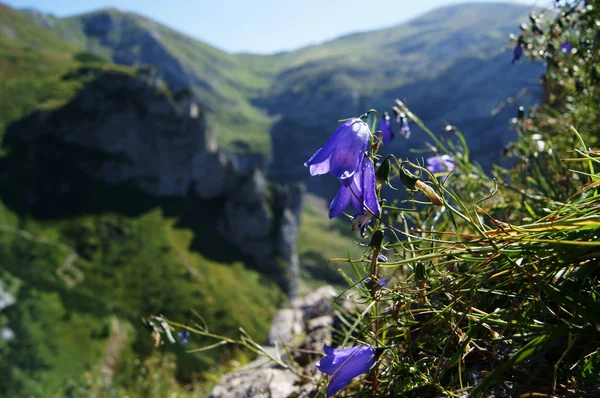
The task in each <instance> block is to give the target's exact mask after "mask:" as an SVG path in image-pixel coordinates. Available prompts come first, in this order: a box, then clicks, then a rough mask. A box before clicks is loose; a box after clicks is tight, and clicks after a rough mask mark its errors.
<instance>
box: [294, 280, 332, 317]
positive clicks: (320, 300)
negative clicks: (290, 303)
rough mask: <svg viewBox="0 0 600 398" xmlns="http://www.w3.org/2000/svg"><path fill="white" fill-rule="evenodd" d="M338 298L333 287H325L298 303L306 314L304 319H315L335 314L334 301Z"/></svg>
mask: <svg viewBox="0 0 600 398" xmlns="http://www.w3.org/2000/svg"><path fill="white" fill-rule="evenodd" d="M336 296H337V293H336V291H335V289H334V288H333V287H332V286H323V287H321V288H319V289H317V290H315V291H314V292H312V293H310V294H309V295H307V296H306V297H305V298H304V299H303V300H302V301H299V302H297V303H296V305H298V306H299V308H300V309H301V310H302V311H303V312H304V319H313V318H317V317H319V316H322V315H329V314H332V313H333V306H332V304H331V302H332V300H333V299H334V298H335V297H336Z"/></svg>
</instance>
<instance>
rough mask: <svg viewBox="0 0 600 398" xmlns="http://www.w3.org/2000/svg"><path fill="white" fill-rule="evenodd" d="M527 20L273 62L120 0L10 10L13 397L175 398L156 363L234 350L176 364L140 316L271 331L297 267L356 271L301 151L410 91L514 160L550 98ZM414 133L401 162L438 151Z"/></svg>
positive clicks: (7, 227) (4, 83)
mask: <svg viewBox="0 0 600 398" xmlns="http://www.w3.org/2000/svg"><path fill="white" fill-rule="evenodd" d="M527 12H528V9H527V8H526V7H523V6H518V5H514V4H500V3H498V4H464V5H459V6H452V7H447V8H443V9H439V10H436V11H434V12H432V13H429V14H426V15H423V16H421V17H419V18H417V19H415V20H413V21H410V22H408V23H406V24H402V25H399V26H397V27H392V28H389V29H384V30H381V31H374V32H364V33H357V34H353V35H349V36H345V37H341V38H339V39H336V40H333V41H330V42H326V43H323V44H321V45H316V46H310V47H307V48H303V49H300V50H298V51H292V52H286V53H280V54H275V55H269V56H259V55H253V54H228V53H226V52H223V51H221V50H219V49H216V48H214V47H212V46H209V45H207V44H205V43H202V42H201V41H199V40H195V39H192V38H189V37H187V36H185V35H182V34H180V33H178V32H176V31H174V30H173V29H170V28H168V27H166V26H163V25H161V24H158V23H156V22H154V21H151V20H149V19H147V18H144V17H141V16H139V15H136V14H132V13H124V12H120V11H118V10H115V9H107V10H100V11H96V12H92V13H88V14H84V15H79V16H74V17H69V18H56V17H53V16H50V15H46V14H42V13H39V12H37V11H35V10H23V11H17V10H13V9H11V8H9V7H6V6H3V5H1V4H0V101H2V103H1V106H0V139H1V142H2V145H1V147H0V258H1V259H2V260H1V261H2V262H1V263H0V281H2V285H0V296H1V295H2V294H3V292H5V293H6V294H10V297H15V298H16V303H13V304H12V305H10V306H8V307H6V308H3V309H2V313H1V314H0V330H5V329H2V328H3V327H8V328H10V329H11V330H12V331H13V332H14V336H15V337H14V338H12V339H9V340H6V341H4V340H1V341H0V373H2V374H5V375H9V376H7V377H6V380H8V381H6V383H5V385H2V386H1V389H0V395H7V396H40V395H43V394H44V393H45V396H54V395H56V396H59V395H60V396H64V394H65V393H68V392H69V391H72V389H74V388H75V387H73V386H81V385H83V384H85V380H84V379H85V377H84V375H83V374H82V372H81V369H84V368H85V369H88V370H89V372H88V373H89V375H91V376H90V377H92V378H93V377H98V378H100V379H102V381H101V382H97V383H96V382H90V383H87V384H85V388H84V387H81V388H84V390H85V392H83V393H82V394H90V395H91V394H92V393H97V394H98V395H102V394H104V393H105V390H104V388H105V387H106V386H107V385H111V384H112V385H115V386H117V387H118V388H120V390H119V391H118V393H119V394H120V395H127V394H129V395H131V396H138V395H140V394H141V395H144V396H165V395H166V392H160V391H149V390H143V392H141V391H142V390H140V389H143V388H150V387H148V385H151V386H152V388H154V385H153V384H151V383H150V382H148V383H149V384H144V383H146V381H144V380H142V381H140V378H139V377H138V374H137V372H139V373H143V374H153V373H157V374H158V373H160V374H162V375H163V376H164V379H165V380H170V381H173V383H175V381H174V380H175V377H177V378H178V380H179V381H184V382H189V381H191V380H192V378H193V377H196V376H197V373H196V372H207V373H203V374H202V375H201V376H198V377H199V379H200V380H202V381H206V380H212V379H214V378H215V374H218V373H219V372H220V371H222V368H221V367H220V366H224V365H223V361H224V360H223V359H222V358H216V357H215V355H217V354H214V353H213V354H208V353H202V354H198V355H183V354H184V350H183V348H181V347H179V346H174V347H169V348H165V347H163V348H161V350H163V352H165V353H166V352H170V353H174V354H176V357H175V358H176V359H173V361H174V362H175V363H176V365H177V366H176V367H175V366H171V365H172V364H171V363H166V364H165V363H164V362H160V363H158V364H157V362H156V361H154V359H156V356H153V354H152V350H151V340H150V337H149V335H148V333H147V331H146V330H145V329H144V328H143V325H142V324H141V322H140V319H139V318H140V317H141V316H149V315H151V314H161V313H162V314H164V315H166V316H169V317H171V318H173V319H178V320H181V319H186V320H190V322H194V324H195V323H198V322H199V324H202V325H203V324H204V322H206V323H208V324H209V325H210V326H211V331H215V332H218V333H223V334H227V335H237V333H238V326H240V325H241V326H243V327H244V329H245V330H247V331H248V332H250V333H251V334H253V335H254V336H256V337H257V339H258V340H260V339H261V338H262V337H264V336H265V334H266V330H267V328H268V324H269V321H270V318H271V317H272V316H273V313H274V309H275V307H276V306H277V305H281V303H282V302H285V299H284V291H287V292H288V293H291V294H292V295H293V292H294V291H295V290H296V286H295V284H297V283H298V277H297V273H298V272H299V271H298V267H297V266H298V261H300V262H301V263H302V265H303V266H304V268H303V270H304V271H303V274H304V276H306V277H307V278H306V279H307V280H308V282H309V283H318V282H315V280H316V279H328V280H331V281H336V278H339V275H338V273H337V267H338V265H333V266H332V267H328V266H327V265H326V259H327V258H329V257H333V256H335V255H339V253H348V252H351V250H354V251H356V250H357V247H356V246H355V245H353V243H352V238H351V237H349V236H348V234H347V228H348V226H347V225H345V224H343V223H342V222H336V220H334V221H331V222H330V221H329V220H326V218H325V217H324V216H323V211H324V208H325V207H326V205H325V201H324V199H323V198H322V197H318V196H313V195H303V189H302V188H301V186H300V185H295V183H296V182H303V181H304V182H308V183H309V185H308V186H309V191H311V192H313V193H318V194H320V195H322V196H323V197H326V198H327V199H325V200H329V196H328V195H330V194H331V192H330V191H329V190H330V189H332V188H331V187H327V186H325V185H324V184H323V181H326V180H325V179H316V178H315V179H308V177H307V174H308V173H307V171H306V169H305V168H304V167H303V165H302V164H303V162H304V161H306V159H308V157H309V156H310V155H311V154H312V153H313V152H314V151H315V150H316V149H317V148H318V147H319V146H321V145H322V144H323V142H325V140H326V139H327V138H328V137H329V135H330V134H331V133H332V132H333V130H334V129H335V127H336V125H337V122H336V121H337V120H338V119H340V118H344V117H350V116H357V115H360V114H362V113H363V112H364V111H365V110H367V109H369V108H377V109H381V110H385V109H389V107H390V105H391V104H392V103H393V100H394V98H396V97H400V98H402V99H403V100H405V102H406V103H407V104H408V105H409V107H410V108H411V109H412V110H413V111H415V113H417V114H419V115H420V116H422V117H423V119H424V121H425V122H426V123H428V124H429V125H430V127H433V128H434V129H437V128H441V127H442V126H444V125H445V123H452V124H456V125H458V126H460V127H461V128H462V130H463V131H464V133H465V135H466V137H467V140H468V141H469V142H470V144H471V147H472V149H474V150H473V151H472V152H473V156H474V157H475V158H476V159H478V160H479V161H480V162H481V163H482V164H484V165H488V166H489V164H490V162H491V161H492V160H494V159H495V158H494V157H496V159H499V157H498V156H499V155H498V154H499V152H500V148H501V146H502V145H504V144H505V143H506V142H507V141H508V140H510V139H511V137H513V134H514V133H511V132H509V131H508V129H507V121H508V119H509V118H510V117H512V116H513V115H514V113H515V109H516V107H517V106H518V105H519V104H528V103H533V102H535V101H536V100H537V99H538V98H539V97H540V96H541V88H540V87H539V85H538V83H537V78H538V76H539V75H540V74H541V71H542V66H541V65H539V64H525V65H518V67H516V66H514V65H511V64H510V54H509V52H507V50H506V49H505V48H504V47H505V40H506V36H507V34H508V32H510V31H511V30H513V29H514V27H515V26H517V24H518V21H519V19H521V18H525V17H526V15H527ZM523 87H526V88H527V90H528V91H527V92H526V94H525V95H522V96H520V97H519V98H518V100H517V101H506V103H507V105H505V106H503V107H502V106H499V105H500V104H501V103H502V102H503V101H505V100H506V99H507V98H509V97H512V96H515V95H517V94H518V93H520V91H521V89H522V88H523ZM519 95H520V94H519ZM492 109H499V112H497V113H496V114H495V115H494V116H493V117H491V116H490V112H491V110H492ZM413 130H414V134H413V137H412V138H411V139H409V140H405V141H402V140H400V139H399V138H397V139H396V141H394V143H393V144H392V146H391V149H392V150H393V151H394V152H396V153H397V154H398V155H399V156H411V155H410V152H409V150H410V149H411V148H412V149H416V148H418V149H422V148H424V147H425V141H426V139H424V136H423V133H422V132H420V131H418V129H416V128H415V127H413ZM284 183H285V185H283V184H284ZM303 198H304V200H303ZM300 218H302V220H303V222H302V224H301V225H298V222H299V219H300ZM296 238H297V240H298V248H296V245H295V241H296ZM358 250H359V252H358V253H360V248H358ZM352 253H353V252H352ZM337 280H339V279H337ZM231 286H236V287H237V286H243V288H239V289H237V290H236V291H235V294H232V291H231ZM309 288H310V287H309ZM6 294H4V295H6ZM196 314H199V315H200V319H201V320H200V321H198V317H197V316H196ZM73 341H77V342H78V343H77V344H74V343H73ZM207 344H210V341H208V340H207V341H204V340H202V341H196V342H192V345H193V346H194V347H197V346H202V345H207ZM115 347H117V348H118V349H117V348H115ZM124 353H126V355H125V354H124ZM109 354H110V355H109ZM228 355H229V356H228V357H227V359H229V358H234V357H235V355H234V353H231V352H230V353H229V354H228ZM127 358H129V359H130V361H129V362H128V361H127V360H126V359H127ZM131 358H134V359H138V360H139V362H138V365H135V364H134V363H133V362H132V360H131ZM161 358H169V356H168V355H166V356H164V357H161ZM235 358H237V357H235ZM219 360H220V361H221V363H220V364H219V362H218V361H219ZM153 361H154V362H153ZM161 361H162V359H161ZM111 364H112V365H111ZM140 364H141V365H140ZM117 368H118V369H120V374H121V376H118V375H115V376H114V378H113V376H111V377H109V378H105V377H104V376H102V377H101V376H100V375H105V374H112V373H111V372H115V370H116V369H117ZM174 369H176V371H175V370H174ZM161 372H163V373H161ZM194 375H196V376H194ZM103 377H104V378H103ZM119 377H120V378H119ZM117 379H118V380H117ZM113 381H114V383H113ZM176 385H177V384H176V383H175V384H173V385H171V387H170V390H169V392H172V391H174V390H173V389H175V388H176V387H174V386H176ZM78 388H79V387H78ZM180 392H181V394H182V396H184V395H183V394H184V390H183V389H181V391H180Z"/></svg>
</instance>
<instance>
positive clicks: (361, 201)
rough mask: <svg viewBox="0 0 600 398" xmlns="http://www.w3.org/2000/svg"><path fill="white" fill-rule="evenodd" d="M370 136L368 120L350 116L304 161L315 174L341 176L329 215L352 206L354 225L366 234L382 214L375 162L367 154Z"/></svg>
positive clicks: (338, 213) (335, 214)
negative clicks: (374, 220)
mask: <svg viewBox="0 0 600 398" xmlns="http://www.w3.org/2000/svg"><path fill="white" fill-rule="evenodd" d="M371 138H372V134H371V130H370V129H369V126H368V125H367V123H365V122H364V121H363V120H362V119H358V118H355V119H350V120H348V121H346V122H344V123H343V124H342V125H341V126H340V127H338V129H337V130H336V131H335V132H334V133H333V135H332V136H331V137H330V138H329V140H328V141H327V143H326V144H325V145H324V146H323V147H322V148H320V149H319V150H318V151H317V152H315V154H314V155H313V156H312V157H311V158H310V159H308V161H307V162H306V163H304V165H305V166H308V167H309V168H310V174H311V175H313V176H315V175H320V174H325V173H331V174H333V175H334V176H335V177H337V178H338V180H339V181H340V189H339V191H338V193H337V195H336V196H335V198H334V199H333V201H332V202H331V205H330V206H329V218H333V217H337V216H339V215H341V214H342V213H343V212H344V210H345V209H346V207H348V205H352V207H353V208H354V210H355V211H356V215H355V216H354V223H353V228H358V229H360V231H361V234H362V235H363V236H364V232H365V230H366V228H367V226H368V224H369V222H370V221H371V219H372V218H373V217H378V216H379V215H380V214H381V206H380V204H379V201H378V199H377V192H376V185H375V170H374V166H373V161H372V160H371V159H370V158H369V156H367V154H366V150H367V147H368V146H369V143H370V141H371Z"/></svg>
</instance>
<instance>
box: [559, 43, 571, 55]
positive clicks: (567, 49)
mask: <svg viewBox="0 0 600 398" xmlns="http://www.w3.org/2000/svg"><path fill="white" fill-rule="evenodd" d="M572 48H573V46H571V43H569V42H564V43H563V44H561V45H560V52H561V53H563V54H570V53H571V49H572Z"/></svg>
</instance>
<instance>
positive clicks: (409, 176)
mask: <svg viewBox="0 0 600 398" xmlns="http://www.w3.org/2000/svg"><path fill="white" fill-rule="evenodd" d="M400 181H402V183H403V184H404V186H405V187H406V188H408V189H409V190H411V191H416V190H417V188H416V184H417V182H418V181H419V177H417V176H416V175H414V174H413V173H411V172H410V171H408V170H406V169H405V168H404V165H402V166H400Z"/></svg>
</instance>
